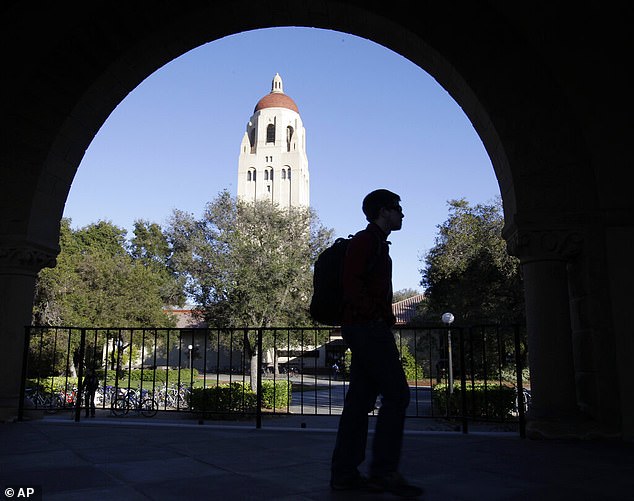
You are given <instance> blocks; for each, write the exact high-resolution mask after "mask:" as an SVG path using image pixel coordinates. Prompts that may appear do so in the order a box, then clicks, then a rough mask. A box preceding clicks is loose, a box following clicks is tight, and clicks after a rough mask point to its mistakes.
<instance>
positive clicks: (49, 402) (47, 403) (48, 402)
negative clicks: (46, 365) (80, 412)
mask: <svg viewBox="0 0 634 501" xmlns="http://www.w3.org/2000/svg"><path fill="white" fill-rule="evenodd" d="M24 397H25V398H28V399H29V400H31V402H33V405H35V408H36V409H44V412H46V413H47V414H55V413H56V412H57V411H58V410H59V409H60V408H61V407H62V406H63V401H62V399H61V397H59V396H53V395H47V394H43V393H41V392H40V390H38V389H37V388H26V390H25V392H24Z"/></svg>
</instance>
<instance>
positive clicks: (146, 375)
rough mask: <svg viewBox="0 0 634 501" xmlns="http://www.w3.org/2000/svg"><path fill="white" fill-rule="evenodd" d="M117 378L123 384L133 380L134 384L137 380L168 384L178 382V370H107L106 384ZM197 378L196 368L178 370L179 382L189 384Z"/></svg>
mask: <svg viewBox="0 0 634 501" xmlns="http://www.w3.org/2000/svg"><path fill="white" fill-rule="evenodd" d="M117 378H118V380H119V381H120V383H119V384H120V385H121V384H122V383H123V384H124V385H125V384H127V381H128V380H130V381H134V382H135V383H134V385H135V386H136V385H138V382H140V381H143V382H144V383H148V382H149V383H152V382H156V384H165V383H168V382H169V384H176V383H177V382H178V380H179V379H178V378H179V371H178V369H173V370H170V371H166V370H163V369H157V370H153V369H143V370H141V369H132V370H130V371H128V370H122V371H120V372H119V374H117V373H116V371H108V377H107V383H108V384H114V381H115V380H116V379H117ZM197 378H198V370H197V369H191V370H190V369H181V370H180V382H181V384H184V385H186V386H188V385H189V383H190V382H191V381H192V380H193V381H194V382H196V380H197ZM143 386H144V387H147V384H144V385H143Z"/></svg>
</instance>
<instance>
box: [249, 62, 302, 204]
mask: <svg viewBox="0 0 634 501" xmlns="http://www.w3.org/2000/svg"><path fill="white" fill-rule="evenodd" d="M309 193H310V177H309V173H308V158H307V156H306V130H305V129H304V125H303V123H302V118H301V116H300V115H299V110H298V108H297V105H296V104H295V101H293V100H292V99H291V98H290V97H289V96H287V95H286V94H285V93H284V87H283V83H282V78H281V77H280V75H279V74H276V75H275V77H274V78H273V83H272V85H271V92H270V93H269V94H267V95H266V96H264V97H263V98H262V99H260V100H259V101H258V103H257V104H256V105H255V109H254V110H253V115H252V116H251V119H250V120H249V122H248V124H247V127H246V131H245V133H244V136H243V138H242V143H241V144H240V156H239V160H238V198H239V199H241V200H244V201H254V200H269V201H271V202H273V203H275V204H277V205H279V206H280V207H308V206H309V204H310V197H309Z"/></svg>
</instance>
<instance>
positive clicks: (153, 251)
mask: <svg viewBox="0 0 634 501" xmlns="http://www.w3.org/2000/svg"><path fill="white" fill-rule="evenodd" d="M130 254H131V256H132V258H133V259H134V260H135V261H136V262H139V263H141V264H142V265H143V266H145V267H146V268H148V269H149V270H150V271H151V272H152V273H155V274H156V275H157V277H158V279H159V280H160V282H161V285H160V288H159V294H160V296H161V299H162V301H163V304H164V305H180V304H183V303H184V302H185V294H184V290H183V288H184V281H183V279H182V278H181V277H179V276H178V275H177V273H176V270H174V268H173V266H172V259H171V258H172V248H171V246H170V244H169V242H168V240H167V236H166V235H165V234H164V233H163V230H162V229H161V227H160V226H159V225H158V224H156V223H151V222H149V221H144V220H140V219H139V220H136V221H135V222H134V236H133V238H132V239H131V240H130Z"/></svg>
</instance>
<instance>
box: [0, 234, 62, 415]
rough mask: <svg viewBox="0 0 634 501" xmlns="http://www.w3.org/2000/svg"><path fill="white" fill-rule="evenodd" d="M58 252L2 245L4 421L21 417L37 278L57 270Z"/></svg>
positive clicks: (0, 395)
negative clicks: (26, 343)
mask: <svg viewBox="0 0 634 501" xmlns="http://www.w3.org/2000/svg"><path fill="white" fill-rule="evenodd" d="M55 255H56V252H55V251H53V250H50V249H43V248H38V247H36V246H32V245H18V244H15V245H11V244H8V245H7V244H4V245H1V244H0V346H1V349H2V352H3V354H2V364H0V421H8V420H13V419H15V417H17V412H18V404H19V393H20V381H21V375H22V359H23V353H24V335H25V331H24V327H25V326H27V325H30V324H31V315H32V310H33V294H34V291H35V278H36V276H37V273H38V271H39V270H41V269H42V268H44V267H47V266H49V267H50V266H54V264H55Z"/></svg>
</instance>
